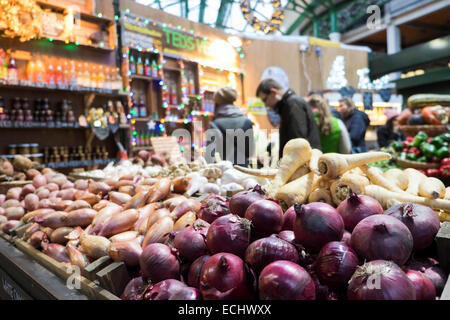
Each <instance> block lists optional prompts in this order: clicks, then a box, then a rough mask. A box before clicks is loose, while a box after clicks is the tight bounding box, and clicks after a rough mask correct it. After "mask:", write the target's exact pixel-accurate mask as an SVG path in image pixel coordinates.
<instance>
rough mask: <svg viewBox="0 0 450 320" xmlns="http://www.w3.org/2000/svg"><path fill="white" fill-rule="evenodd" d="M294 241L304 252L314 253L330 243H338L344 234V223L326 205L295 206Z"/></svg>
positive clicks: (313, 203) (331, 208) (335, 212)
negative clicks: (304, 249)
mask: <svg viewBox="0 0 450 320" xmlns="http://www.w3.org/2000/svg"><path fill="white" fill-rule="evenodd" d="M294 208H295V212H296V214H297V216H296V218H295V225H294V233H295V240H296V242H298V243H299V244H301V245H302V246H304V247H305V248H306V250H308V251H310V252H312V253H316V252H319V251H320V249H321V248H322V247H323V246H324V245H325V244H327V243H328V242H331V241H339V240H341V239H342V235H343V233H344V221H343V220H342V217H341V216H340V215H339V213H338V212H337V211H336V209H334V208H333V207H332V206H330V205H329V204H327V203H323V202H312V203H310V204H305V205H300V204H295V206H294Z"/></svg>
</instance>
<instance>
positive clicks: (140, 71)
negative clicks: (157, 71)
mask: <svg viewBox="0 0 450 320" xmlns="http://www.w3.org/2000/svg"><path fill="white" fill-rule="evenodd" d="M136 71H137V74H139V75H141V76H142V75H144V63H143V62H142V55H141V54H139V53H138V59H137V63H136Z"/></svg>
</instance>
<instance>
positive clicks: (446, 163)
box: [441, 157, 450, 166]
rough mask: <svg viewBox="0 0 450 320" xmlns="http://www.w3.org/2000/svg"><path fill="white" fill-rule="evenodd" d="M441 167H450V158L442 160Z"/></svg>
mask: <svg viewBox="0 0 450 320" xmlns="http://www.w3.org/2000/svg"><path fill="white" fill-rule="evenodd" d="M441 165H442V166H446V165H450V157H449V158H444V159H442V160H441Z"/></svg>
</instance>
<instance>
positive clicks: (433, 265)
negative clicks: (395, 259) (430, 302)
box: [405, 258, 448, 296]
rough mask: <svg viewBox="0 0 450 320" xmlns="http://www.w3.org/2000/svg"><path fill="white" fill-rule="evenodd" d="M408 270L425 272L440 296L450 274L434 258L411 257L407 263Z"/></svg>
mask: <svg viewBox="0 0 450 320" xmlns="http://www.w3.org/2000/svg"><path fill="white" fill-rule="evenodd" d="M405 268H406V270H415V271H419V272H421V273H423V274H424V275H425V276H426V277H427V278H428V279H430V280H431V282H432V283H433V285H434V288H435V289H436V295H438V296H440V295H441V293H442V291H443V290H444V287H445V284H446V283H447V278H448V274H447V273H446V272H445V271H444V270H443V269H442V268H440V267H439V265H438V262H437V261H436V260H434V259H432V258H417V259H414V260H413V259H411V260H410V261H408V263H407V264H406V265H405Z"/></svg>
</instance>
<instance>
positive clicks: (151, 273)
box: [139, 243, 180, 283]
mask: <svg viewBox="0 0 450 320" xmlns="http://www.w3.org/2000/svg"><path fill="white" fill-rule="evenodd" d="M139 265H140V266H141V270H142V276H143V277H144V278H146V279H148V280H150V281H151V282H153V283H156V282H160V281H163V280H166V279H179V278H180V263H179V261H178V258H177V256H176V254H175V251H174V250H173V249H170V248H169V247H168V246H166V245H165V244H162V243H152V244H149V245H148V246H146V247H145V249H144V250H143V251H142V254H141V256H140V258H139Z"/></svg>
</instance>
